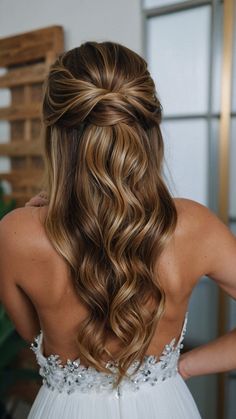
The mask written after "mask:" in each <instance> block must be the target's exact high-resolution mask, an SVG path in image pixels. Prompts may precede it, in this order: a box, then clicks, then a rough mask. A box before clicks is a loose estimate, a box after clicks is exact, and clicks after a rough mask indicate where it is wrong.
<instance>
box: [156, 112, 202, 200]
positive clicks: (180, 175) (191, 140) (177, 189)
mask: <svg viewBox="0 0 236 419" xmlns="http://www.w3.org/2000/svg"><path fill="white" fill-rule="evenodd" d="M162 133H163V137H164V143H165V160H166V163H165V166H164V175H165V177H166V179H167V183H168V185H169V187H170V190H171V191H172V193H173V195H175V196H180V197H185V198H189V199H193V200H196V201H198V202H201V203H202V204H204V205H207V204H208V141H207V139H208V137H207V134H208V133H207V122H206V121H205V120H188V121H164V122H163V124H162Z"/></svg>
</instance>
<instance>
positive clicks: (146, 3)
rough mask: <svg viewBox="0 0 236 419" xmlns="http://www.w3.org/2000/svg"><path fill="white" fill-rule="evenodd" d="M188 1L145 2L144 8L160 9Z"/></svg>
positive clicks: (163, 0)
mask: <svg viewBox="0 0 236 419" xmlns="http://www.w3.org/2000/svg"><path fill="white" fill-rule="evenodd" d="M183 1H187V0H144V7H159V6H167V5H170V4H176V3H183Z"/></svg>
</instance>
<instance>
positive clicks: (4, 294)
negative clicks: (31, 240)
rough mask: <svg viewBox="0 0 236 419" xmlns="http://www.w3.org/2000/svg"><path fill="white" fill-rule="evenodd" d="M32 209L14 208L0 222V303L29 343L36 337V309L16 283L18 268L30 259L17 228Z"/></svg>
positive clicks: (38, 324) (18, 275)
mask: <svg viewBox="0 0 236 419" xmlns="http://www.w3.org/2000/svg"><path fill="white" fill-rule="evenodd" d="M31 209H33V208H18V209H16V210H13V211H11V212H10V213H9V214H7V215H5V217H3V219H2V220H1V221H0V247H1V252H0V302H1V303H2V304H3V305H4V307H5V309H6V311H7V313H8V315H9V316H10V318H11V320H12V322H13V323H14V325H15V327H16V330H17V331H18V333H19V334H20V335H21V336H22V337H23V338H24V339H25V340H26V341H32V340H33V338H34V337H35V336H36V335H37V334H38V333H39V330H40V322H39V318H38V315H37V312H36V309H35V307H34V305H33V303H32V301H31V300H30V299H29V297H28V296H27V295H26V294H25V292H24V290H23V289H22V288H21V286H20V285H19V283H18V279H19V277H20V275H21V271H22V264H23V265H24V263H26V261H27V259H28V258H30V255H29V253H28V250H27V249H28V248H29V244H28V243H26V242H27V235H26V234H25V235H24V236H25V240H24V242H23V241H22V239H21V237H22V235H19V226H20V228H21V227H24V225H25V223H26V217H27V214H26V215H25V214H24V212H25V211H26V212H28V211H30V210H31Z"/></svg>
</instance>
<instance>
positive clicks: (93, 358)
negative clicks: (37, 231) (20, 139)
mask: <svg viewBox="0 0 236 419" xmlns="http://www.w3.org/2000/svg"><path fill="white" fill-rule="evenodd" d="M161 115H162V108H161V104H160V102H159V100H158V98H157V95H156V91H155V85H154V82H153V80H152V78H151V76H150V74H149V71H148V69H147V64H146V62H145V60H144V59H143V58H141V57H140V56H139V55H138V54H136V53H135V52H133V51H131V50H130V49H128V48H126V47H124V46H122V45H120V44H116V43H112V42H101V43H97V42H86V43H84V44H82V45H81V46H80V47H78V48H74V49H73V50H70V51H68V52H66V53H64V54H63V55H62V56H60V57H59V58H58V60H57V61H56V62H55V63H54V65H53V66H52V67H51V69H50V72H49V75H48V78H47V80H46V83H45V90H44V101H43V119H44V124H45V164H46V181H47V184H46V188H47V190H48V195H49V207H48V212H47V216H46V218H45V229H46V232H47V234H48V237H49V238H50V240H51V242H52V243H53V245H54V247H55V248H56V250H57V251H58V252H59V254H61V255H62V256H63V257H64V258H65V260H66V262H67V263H68V266H69V268H70V273H71V277H72V279H73V281H74V285H75V288H76V290H77V292H78V295H79V297H80V299H81V301H82V302H83V304H84V305H85V306H86V307H87V309H88V316H87V318H86V319H85V320H84V321H83V322H82V323H81V324H80V327H79V330H78V336H77V342H78V350H79V355H80V358H81V360H82V361H85V362H86V363H87V364H89V365H91V366H93V367H95V368H96V369H98V370H99V371H103V372H110V370H109V368H108V366H106V363H105V361H104V357H106V358H107V357H108V359H111V360H112V359H114V360H115V361H116V362H117V364H118V377H117V381H116V385H117V384H119V382H120V380H121V379H122V377H123V376H124V375H125V374H126V372H127V369H128V367H129V366H130V365H131V363H132V362H133V361H134V360H139V361H140V363H141V362H142V360H143V357H144V355H145V352H146V350H147V347H148V345H149V343H150V341H151V339H152V337H153V334H154V332H155V329H156V326H157V323H158V321H159V320H160V318H161V316H162V314H163V311H164V306H165V293H164V290H163V289H162V287H161V286H160V283H159V281H158V278H157V273H156V272H155V269H154V268H155V265H156V261H157V259H158V257H159V256H160V254H161V252H162V251H163V249H164V247H165V246H166V245H167V242H168V240H170V238H171V236H172V234H173V232H174V229H175V226H176V221H177V212H176V208H175V205H174V202H173V199H172V197H171V196H170V193H169V191H168V188H167V187H166V185H165V183H164V181H163V178H162V162H163V153H164V146H163V139H162V134H161V130H160V122H161ZM108 337H113V338H116V340H117V342H118V346H119V350H118V351H116V353H111V352H110V351H109V350H108V348H107V339H108ZM140 363H139V365H140ZM139 365H138V367H139ZM138 367H137V369H138ZM137 369H136V370H137Z"/></svg>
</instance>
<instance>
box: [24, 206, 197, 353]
mask: <svg viewBox="0 0 236 419" xmlns="http://www.w3.org/2000/svg"><path fill="white" fill-rule="evenodd" d="M175 203H176V206H177V211H178V224H177V228H176V231H175V233H174V235H173V237H172V239H171V241H170V243H169V244H168V246H167V247H166V249H165V250H164V252H163V254H162V255H161V256H160V258H159V259H158V261H157V262H158V263H157V264H156V269H155V270H156V274H157V275H158V280H159V281H161V283H162V286H163V288H164V291H165V293H166V309H165V313H164V315H163V318H162V319H161V320H160V323H159V325H158V327H157V329H156V333H155V334H154V336H153V338H152V340H151V343H150V345H149V347H148V350H147V351H146V353H147V354H153V355H157V356H159V355H160V354H161V352H162V350H163V348H164V346H165V344H166V343H167V342H169V341H170V340H171V339H172V338H174V337H176V338H178V336H179V335H180V332H181V328H182V325H183V321H184V316H185V313H186V311H187V308H188V300H189V297H190V294H191V291H192V288H193V286H194V285H195V283H196V281H197V279H199V278H200V276H201V275H202V274H203V272H204V265H203V263H201V254H200V252H201V249H200V248H199V240H200V237H197V234H198V235H200V233H199V230H198V226H197V225H195V226H194V225H193V224H191V221H192V217H193V216H194V212H195V213H197V211H198V213H199V215H200V210H199V208H200V205H198V204H197V203H194V202H193V201H189V200H185V199H175ZM198 207H199V208H198ZM17 211H18V217H19V220H16V224H17V225H18V227H17V229H18V232H16V234H19V235H22V237H27V240H25V249H24V252H25V256H26V258H27V260H26V261H25V264H23V263H22V255H21V257H20V261H19V263H20V264H22V265H21V278H20V279H19V282H18V283H19V285H20V287H21V288H22V289H23V290H24V292H25V293H26V295H27V296H28V297H29V298H30V300H31V301H32V302H33V303H34V306H35V308H36V310H37V314H38V316H39V319H40V325H41V328H42V330H43V333H44V354H45V355H49V354H51V353H58V354H59V355H60V357H61V359H62V360H64V361H66V359H68V358H70V359H75V358H76V357H77V355H78V349H77V343H76V332H77V330H78V327H79V325H80V323H81V321H82V320H83V319H84V318H86V316H87V314H88V310H87V309H86V307H85V305H84V304H83V302H82V301H81V300H80V298H79V294H78V292H77V291H76V290H75V287H74V283H73V281H72V280H71V278H70V274H69V270H68V266H67V264H66V262H65V260H64V259H63V258H61V257H60V255H59V254H58V253H57V251H56V250H55V249H54V248H53V246H52V244H51V242H50V241H49V240H48V238H47V236H46V234H45V231H44V227H43V224H42V220H43V217H45V214H46V212H47V207H41V208H36V207H29V208H24V209H19V210H17ZM16 218H17V215H16ZM21 218H22V219H21ZM25 230H27V231H25ZM29 255H32V257H31V258H29ZM29 261H30V263H29ZM202 262H204V261H202ZM24 270H25V272H24ZM24 326H26V330H25V332H24V330H23V329H24ZM20 330H21V333H22V334H23V335H28V332H27V325H25V324H22V325H21V326H20ZM31 338H32V337H31ZM108 342H109V343H108V344H107V346H108V348H109V350H111V352H112V353H115V351H116V350H117V339H115V338H114V337H112V336H109V337H108Z"/></svg>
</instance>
